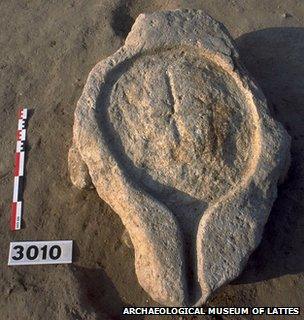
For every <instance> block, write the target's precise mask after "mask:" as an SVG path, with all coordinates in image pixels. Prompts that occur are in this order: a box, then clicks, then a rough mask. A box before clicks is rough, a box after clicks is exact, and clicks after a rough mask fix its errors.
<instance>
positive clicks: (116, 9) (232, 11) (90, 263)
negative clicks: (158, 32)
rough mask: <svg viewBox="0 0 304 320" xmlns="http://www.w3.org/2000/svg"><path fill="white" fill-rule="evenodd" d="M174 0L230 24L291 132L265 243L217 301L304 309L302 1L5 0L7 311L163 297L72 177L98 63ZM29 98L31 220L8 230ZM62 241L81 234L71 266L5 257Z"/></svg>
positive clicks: (0, 98)
mask: <svg viewBox="0 0 304 320" xmlns="http://www.w3.org/2000/svg"><path fill="white" fill-rule="evenodd" d="M174 8H198V9H203V10H205V11H206V12H207V13H209V14H210V15H211V16H213V17H214V18H216V19H217V20H219V21H221V22H223V23H224V24H225V25H226V27H227V28H228V30H229V31H230V32H231V34H232V35H233V37H234V38H235V40H236V42H237V45H238V46H239V49H240V53H241V57H242V59H243V61H244V63H245V65H246V66H247V68H248V69H249V71H250V72H251V73H252V74H253V75H254V77H255V78H256V79H257V81H258V83H259V84H260V86H261V87H262V89H263V91H264V93H265V95H266V97H267V99H268V102H269V106H270V107H271V109H272V111H273V114H274V116H275V117H276V118H277V119H278V120H280V121H281V122H282V123H283V124H284V125H285V127H286V128H287V130H288V132H289V134H290V135H291V136H292V138H293V143H292V165H291V169H290V173H289V177H288V180H287V181H286V182H285V183H284V184H283V185H282V186H281V187H280V188H279V192H278V199H277V201H276V203H275V205H274V207H273V210H272V212H271V216H270V219H269V222H268V224H267V226H266V229H265V235H264V238H263V241H262V243H261V245H260V246H259V248H258V250H257V251H256V252H255V253H254V254H253V256H252V257H251V258H250V261H249V263H248V266H247V268H246V270H245V271H244V272H243V274H242V275H241V277H240V278H239V279H238V280H237V281H235V282H234V283H233V284H230V285H228V286H226V287H225V288H223V289H222V290H220V292H218V294H217V295H216V296H215V297H214V298H213V299H211V300H210V301H209V302H208V305H210V306H214V305H217V306H232V305H238V306H255V305H258V306H300V307H302V308H303V315H302V316H299V317H293V319H303V318H304V197H303V190H304V161H303V158H304V104H303V103H304V81H303V75H304V28H303V27H304V2H303V1H301V0H298V1H296V0H277V1H274V0H267V1H266V0H264V1H262V0H235V1H233V0H231V1H230V0H209V1H195V0H193V1H190V0H189V1H178V0H173V1H165V0H157V1H118V0H106V1H105V0H104V1H102V0H87V1H80V0H74V1H72V0H61V1H59V0H57V1H56V0H49V1H47V0H44V1H42V0H41V1H38V0H30V1H24V0H2V1H1V2H0V120H1V123H0V150H1V160H0V179H1V180H0V215H1V223H0V255H1V267H0V275H1V281H0V319H11V320H19V319H20V320H23V319H31V320H36V319H60V320H61V319H64V320H65V319H74V320H79V319H95V320H96V319H107V318H110V319H121V318H122V316H121V308H122V307H123V306H126V305H134V306H153V305H157V304H156V303H154V302H153V301H152V300H151V299H150V298H149V297H148V296H147V294H146V293H145V292H144V291H143V290H142V289H141V288H140V286H139V285H138V283H137V280H136V276H135V272H134V266H133V257H134V255H133V252H132V250H131V249H129V248H128V247H127V246H126V245H125V244H124V242H123V241H122V240H121V236H122V233H123V230H124V228H123V226H122V224H121V222H120V219H119V218H118V216H117V215H116V214H115V213H114V212H113V211H112V210H111V209H110V208H109V207H108V206H107V205H106V204H105V203H104V202H103V201H102V200H100V198H99V197H98V196H97V194H96V192H95V191H94V190H92V191H78V190H77V189H76V188H74V187H73V186H72V185H71V182H70V180H69V175H68V171H67V153H68V148H69V146H70V144H71V137H72V124H73V112H74V108H75V105H76V102H77V99H78V98H79V96H80V94H81V90H82V87H83V85H84V83H85V81H86V77H87V75H88V73H89V71H90V70H91V68H92V67H93V66H94V65H95V64H96V63H97V62H98V61H99V60H101V59H102V58H104V57H107V56H108V55H110V54H111V53H113V52H114V51H116V50H117V49H118V48H119V47H120V46H121V45H122V44H123V42H124V39H125V37H126V35H127V33H128V31H129V30H130V27H131V25H132V23H133V21H134V19H136V17H137V15H138V14H140V13H141V12H151V11H155V10H162V9H174ZM19 105H26V106H28V107H29V108H30V109H31V114H30V119H29V127H28V158H27V163H26V185H25V192H24V201H25V211H24V226H25V228H24V229H23V230H22V231H19V232H10V231H9V216H10V203H11V198H12V189H13V156H14V149H15V131H16V125H17V120H16V111H17V108H18V106H19ZM57 239H73V240H74V241H75V254H74V256H75V259H74V260H75V262H74V263H73V264H72V265H69V266H67V265H58V266H22V267H20V266H19V267H8V266H7V265H6V264H7V254H8V248H9V242H10V241H12V240H57ZM151 318H152V317H145V319H151ZM141 319H144V317H141ZM164 319H165V318H164ZM167 319H171V318H170V317H167ZM202 319H207V318H202ZM214 319H241V318H237V317H230V318H229V317H221V316H219V317H216V318H214ZM246 319H250V317H247V318H246ZM255 319H258V318H257V317H256V318H255ZM260 319H265V317H261V318H260ZM276 319H286V317H281V318H278V317H276Z"/></svg>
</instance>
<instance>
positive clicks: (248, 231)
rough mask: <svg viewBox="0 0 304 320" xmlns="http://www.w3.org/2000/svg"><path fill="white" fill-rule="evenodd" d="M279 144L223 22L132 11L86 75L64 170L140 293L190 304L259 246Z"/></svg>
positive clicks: (279, 173) (281, 160)
mask: <svg viewBox="0 0 304 320" xmlns="http://www.w3.org/2000/svg"><path fill="white" fill-rule="evenodd" d="M289 144H290V138H289V136H288V135H287V133H286V132H285V130H284V129H283V127H282V126H281V125H280V124H279V123H277V122H276V121H274V120H273V119H272V118H271V117H270V115H269V112H268V109H267V105H266V101H265V98H264V96H263V94H262V92H261V90H260V89H259V88H258V87H257V86H256V84H255V83H254V82H253V81H252V79H251V78H250V77H249V75H248V73H247V72H246V71H245V70H244V68H243V67H242V66H241V64H240V61H239V55H238V53H237V51H236V48H235V45H234V43H233V40H232V39H231V37H230V36H229V34H228V32H227V30H226V29H225V28H224V27H223V25H221V24H220V23H218V22H216V21H214V20H213V19H212V18H211V17H209V16H207V15H205V14H203V13H202V12H201V11H195V10H190V11H180V10H177V11H166V12H157V13H153V14H147V15H146V14H141V15H140V16H139V17H138V18H137V20H136V22H135V24H134V25H133V27H132V30H131V32H130V34H129V35H128V37H127V39H126V43H125V45H124V46H123V47H122V48H120V49H119V50H118V51H117V52H116V53H114V54H113V55H112V56H111V57H109V58H107V59H105V60H103V61H101V62H99V63H98V64H97V65H96V66H95V67H94V69H93V70H92V71H91V73H90V75H89V78H88V80H87V83H86V85H85V88H84V91H83V94H82V96H81V98H80V99H79V102H78V105H77V108H76V111H75V123H74V138H73V146H72V148H71V150H70V154H69V166H70V172H71V178H72V182H73V183H74V184H75V185H76V186H78V187H80V188H83V187H86V186H89V185H90V183H91V181H92V183H93V185H94V186H95V187H96V190H97V192H98V194H99V195H100V197H101V198H102V199H104V200H105V201H106V202H107V203H108V204H109V205H110V206H111V207H112V208H113V210H114V211H115V212H117V214H119V216H120V218H121V220H122V222H123V224H124V225H125V227H126V229H127V231H128V233H129V235H130V238H131V241H132V244H133V246H134V250H135V268H136V274H137V277H138V281H139V283H140V285H141V286H142V287H143V288H144V289H145V290H146V291H147V292H148V293H149V294H150V295H151V297H152V298H153V299H154V300H156V301H158V302H160V303H162V304H165V305H172V306H174V305H190V304H191V305H194V304H200V303H204V302H205V301H206V299H207V298H208V297H209V296H210V294H211V293H213V292H214V291H215V290H216V289H218V288H219V287H221V286H222V285H224V284H225V283H227V282H229V281H231V280H232V279H234V278H235V277H237V276H238V275H239V274H240V272H241V271H242V269H243V268H244V266H245V264H246V262H247V260H248V257H249V255H250V254H251V253H252V251H253V250H254V249H255V248H256V247H257V245H258V244H259V242H260V240H261V235H262V232H263V227H264V225H265V223H266V221H267V218H268V215H269V212H270V209H271V207H272V204H273V201H274V200H275V198H276V193H277V183H278V181H279V180H280V179H282V178H283V177H284V175H285V173H286V171H287V168H288V160H289ZM96 281H98V279H96Z"/></svg>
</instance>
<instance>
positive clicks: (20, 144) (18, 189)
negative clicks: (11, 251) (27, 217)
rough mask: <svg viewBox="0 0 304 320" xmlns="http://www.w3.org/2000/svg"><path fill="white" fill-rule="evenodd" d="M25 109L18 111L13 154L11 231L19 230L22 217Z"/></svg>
mask: <svg viewBox="0 0 304 320" xmlns="http://www.w3.org/2000/svg"><path fill="white" fill-rule="evenodd" d="M26 119H27V109H26V108H20V109H19V111H18V130H17V144H16V153H15V171H14V193H13V203H12V213H11V230H20V229H21V217H22V193H23V190H22V189H23V188H22V187H23V177H24V160H25V140H26Z"/></svg>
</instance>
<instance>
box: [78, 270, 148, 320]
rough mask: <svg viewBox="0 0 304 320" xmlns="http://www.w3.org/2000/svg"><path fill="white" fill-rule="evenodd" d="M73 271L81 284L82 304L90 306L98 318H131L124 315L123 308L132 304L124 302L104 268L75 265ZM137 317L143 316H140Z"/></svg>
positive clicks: (100, 319)
mask: <svg viewBox="0 0 304 320" xmlns="http://www.w3.org/2000/svg"><path fill="white" fill-rule="evenodd" d="M72 272H73V274H74V275H75V277H76V278H77V280H78V282H79V285H80V290H81V291H80V292H81V304H83V306H85V307H86V308H87V307H88V306H90V307H91V308H92V310H94V312H95V313H96V315H97V319H98V320H104V319H105V318H106V319H112V320H118V319H122V318H129V317H128V316H122V310H123V308H124V307H132V306H130V305H126V304H124V303H123V301H122V300H121V298H120V296H119V293H118V292H117V290H116V288H115V287H114V285H113V283H112V281H111V279H110V278H109V277H108V276H107V275H106V273H105V272H104V271H103V269H102V268H97V269H93V268H83V267H78V266H73V268H72ZM105 310H106V312H105ZM137 319H142V317H141V316H139V317H137Z"/></svg>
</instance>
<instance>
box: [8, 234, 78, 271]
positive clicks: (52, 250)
mask: <svg viewBox="0 0 304 320" xmlns="http://www.w3.org/2000/svg"><path fill="white" fill-rule="evenodd" d="M72 253H73V241H72V240H61V241H22V242H21V241H20V242H19V241H18V242H11V243H10V249H9V255H8V265H9V266H13V265H29V264H58V263H72Z"/></svg>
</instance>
